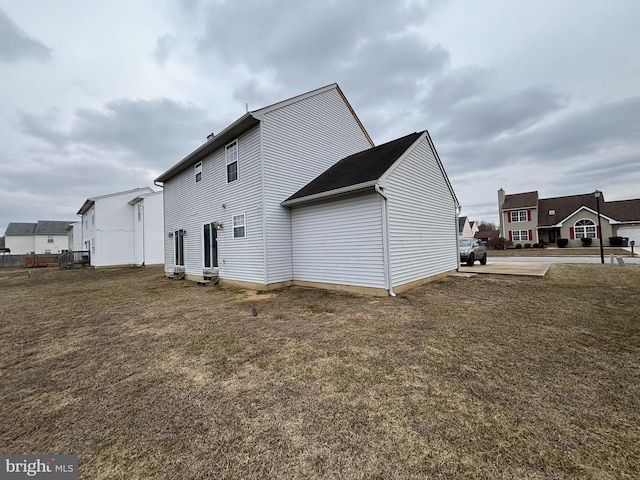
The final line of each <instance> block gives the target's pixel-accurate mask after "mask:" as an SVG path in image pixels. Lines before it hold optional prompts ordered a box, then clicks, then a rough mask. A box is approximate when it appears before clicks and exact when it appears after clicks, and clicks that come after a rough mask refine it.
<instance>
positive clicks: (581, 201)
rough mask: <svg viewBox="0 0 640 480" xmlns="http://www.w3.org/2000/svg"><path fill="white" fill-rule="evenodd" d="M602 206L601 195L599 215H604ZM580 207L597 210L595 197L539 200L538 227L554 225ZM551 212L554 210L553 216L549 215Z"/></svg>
mask: <svg viewBox="0 0 640 480" xmlns="http://www.w3.org/2000/svg"><path fill="white" fill-rule="evenodd" d="M604 204H605V202H604V194H603V195H602V197H600V213H602V214H603V215H606V213H605V211H604ZM582 207H587V208H590V209H591V210H593V211H596V210H597V209H596V197H595V196H594V195H593V193H583V194H581V195H569V196H567V197H556V198H541V199H540V202H539V204H538V225H539V226H549V225H555V224H557V223H558V222H560V221H562V220H564V219H565V218H567V217H568V216H569V215H571V214H572V213H573V212H575V211H577V210H578V209H580V208H582ZM551 210H555V214H554V215H549V212H550V211H551Z"/></svg>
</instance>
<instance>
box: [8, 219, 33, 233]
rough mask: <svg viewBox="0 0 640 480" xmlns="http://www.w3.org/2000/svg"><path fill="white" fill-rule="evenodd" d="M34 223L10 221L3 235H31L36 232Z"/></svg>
mask: <svg viewBox="0 0 640 480" xmlns="http://www.w3.org/2000/svg"><path fill="white" fill-rule="evenodd" d="M36 225H37V224H35V223H19V222H11V223H9V225H7V230H6V231H5V233H4V234H5V235H7V236H10V235H33V234H34V233H36Z"/></svg>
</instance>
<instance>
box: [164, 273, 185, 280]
mask: <svg viewBox="0 0 640 480" xmlns="http://www.w3.org/2000/svg"><path fill="white" fill-rule="evenodd" d="M167 278H169V279H170V280H184V272H173V276H172V277H167Z"/></svg>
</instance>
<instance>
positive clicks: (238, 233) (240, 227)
mask: <svg viewBox="0 0 640 480" xmlns="http://www.w3.org/2000/svg"><path fill="white" fill-rule="evenodd" d="M246 236H247V231H246V217H245V214H244V213H242V214H240V215H234V216H233V238H245V237H246Z"/></svg>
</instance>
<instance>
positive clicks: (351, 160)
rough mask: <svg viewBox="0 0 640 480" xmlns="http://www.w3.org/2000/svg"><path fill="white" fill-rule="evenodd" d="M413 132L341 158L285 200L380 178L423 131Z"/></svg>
mask: <svg viewBox="0 0 640 480" xmlns="http://www.w3.org/2000/svg"><path fill="white" fill-rule="evenodd" d="M422 133H424V132H416V133H412V134H410V135H407V136H405V137H402V138H398V139H397V140H393V141H391V142H388V143H384V144H382V145H378V146H377V147H373V148H369V149H367V150H364V151H362V152H359V153H355V154H353V155H350V156H348V157H345V158H343V159H342V160H340V161H339V162H338V163H336V164H335V165H333V166H332V167H330V168H329V169H328V170H326V171H325V172H324V173H322V174H321V175H320V176H318V177H316V178H315V179H314V180H312V181H311V182H309V183H308V184H307V185H305V186H304V187H302V188H301V189H300V190H298V191H297V192H296V193H294V194H293V195H291V196H290V197H289V198H288V199H287V200H286V201H288V200H293V199H296V198H302V197H308V196H310V195H316V194H319V193H324V192H330V191H332V190H338V189H341V188H345V187H351V186H355V185H359V184H363V183H367V182H372V181H375V180H377V179H379V178H380V177H381V176H382V175H383V174H384V172H386V171H387V170H388V169H389V167H391V165H393V163H394V162H395V161H396V160H398V158H400V156H401V155H402V154H403V153H404V152H405V151H406V150H407V149H408V148H409V147H410V146H411V145H413V143H414V142H415V141H416V140H417V139H418V138H419V137H420V135H422Z"/></svg>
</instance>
